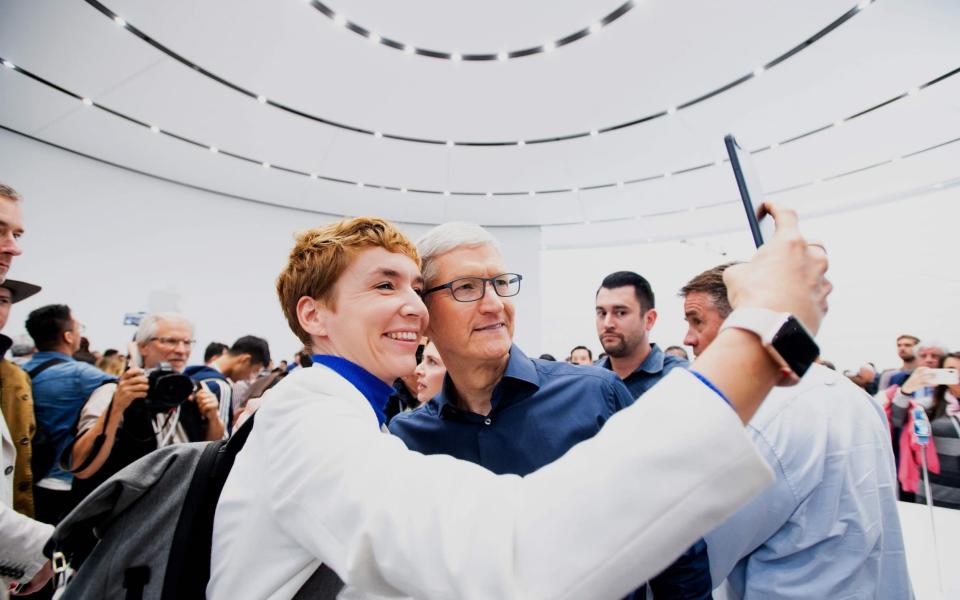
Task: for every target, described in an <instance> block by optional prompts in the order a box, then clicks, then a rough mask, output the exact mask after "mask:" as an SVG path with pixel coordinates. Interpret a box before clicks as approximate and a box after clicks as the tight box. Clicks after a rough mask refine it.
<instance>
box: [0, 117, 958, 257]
mask: <svg viewBox="0 0 960 600" xmlns="http://www.w3.org/2000/svg"><path fill="white" fill-rule="evenodd" d="M0 130H3V131H9V132H10V133H13V134H16V135H19V136H21V137H24V138H27V139H29V140H33V141H35V142H38V143H41V144H45V145H47V146H50V147H52V148H57V149H59V150H62V151H64V152H69V153H71V154H74V155H76V156H82V157H84V158H87V159H89V160H92V161H95V162H98V163H101V164H105V165H109V166H111V167H115V168H117V169H122V170H124V171H127V172H130V173H136V174H138V175H143V176H145V177H150V178H153V179H157V180H160V181H165V182H167V183H172V184H174V185H181V186H183V187H186V188H190V189H194V190H199V191H202V192H207V193H210V194H216V195H218V196H222V197H225V198H232V199H235V200H242V201H244V202H251V203H253V204H261V205H265V206H270V207H273V208H280V209H284V210H292V211H297V212H304V213H310V214H314V215H324V216H330V217H338V218H347V217H353V216H356V215H353V214H347V213H335V212H329V211H323V210H316V209H312V208H303V207H299V206H290V205H288V204H279V203H276V202H270V201H267V200H261V199H258V198H252V197H249V196H240V195H239V194H232V193H230V192H224V191H221V190H215V189H213V188H208V187H204V186H201V185H196V184H193V183H187V182H186V181H181V180H179V179H173V178H171V177H165V176H163V175H157V174H156V173H151V172H149V171H144V170H142V169H137V168H134V167H129V166H127V165H123V164H120V163H117V162H113V161H110V160H107V159H104V158H100V157H97V156H93V155H92V154H87V153H86V152H81V151H79V150H74V149H73V148H69V147H67V146H62V145H60V144H57V143H54V142H51V141H48V140H44V139H42V138H38V137H36V136H33V135H30V134H29V133H24V132H22V131H19V130H17V129H13V128H12V127H7V126H6V125H3V124H0ZM956 142H960V137H958V138H954V139H952V140H948V141H946V142H942V143H940V144H936V145H933V146H929V147H927V148H923V149H922V150H917V151H916V152H912V153H910V154H906V155H904V156H902V157H896V158H894V159H891V160H889V161H885V162H881V163H876V164H875V165H871V166H867V167H865V168H862V169H856V170H854V171H848V172H847V173H844V174H838V175H836V176H833V177H828V178H827V180H829V179H835V178H838V177H845V176H847V175H852V174H854V173H859V172H862V171H864V170H867V169H872V168H874V167H877V166H882V165H885V164H891V163H893V162H896V161H898V160H900V159H901V158H906V157H909V156H916V155H918V154H923V153H925V152H929V151H931V150H936V149H937V148H942V147H944V146H947V145H950V144H954V143H956ZM815 181H821V180H815ZM813 183H814V182H807V183H804V184H800V185H796V186H791V187H790V188H784V189H781V190H778V191H775V192H771V193H770V194H777V193H781V192H785V191H788V190H792V189H797V188H800V187H805V186H807V185H812V184H813ZM954 186H960V177H956V178H951V179H944V180H941V181H937V182H935V183H933V184H926V185H923V186H920V187H917V188H914V189H912V190H907V191H906V192H900V193H897V194H894V195H892V196H890V197H889V198H892V199H893V200H898V199H903V198H908V197H911V196H914V195H917V194H919V193H924V192H936V191H940V190H942V189H945V188H946V187H954ZM770 194H768V195H770ZM487 195H488V196H489V194H487ZM888 201H891V200H890V199H887V200H880V202H879V203H884V202H888ZM730 204H739V201H736V200H728V201H725V202H714V203H712V204H705V205H702V206H691V207H689V208H681V209H675V210H669V211H661V212H658V213H648V214H645V215H636V216H629V217H610V218H606V219H597V220H595V221H591V220H586V219H585V220H582V221H565V222H559V223H547V224H540V225H539V226H542V227H563V226H570V225H591V224H593V223H615V222H622V221H643V220H644V219H649V218H651V217H658V216H663V215H670V214H677V213H682V212H696V211H697V210H700V209H706V208H714V207H718V206H726V205H730ZM871 204H874V203H871ZM859 208H863V204H862V203H861V204H859V205H854V206H853V207H851V208H849V210H857V209H859ZM836 212H845V211H844V210H841V209H836V210H832V211H826V212H824V211H820V212H818V213H816V214H817V215H821V214H831V213H836ZM391 221H393V222H394V223H402V224H408V225H424V226H434V225H437V222H435V221H403V220H398V219H391ZM480 224H481V225H483V223H480ZM492 226H495V227H500V228H527V227H533V226H537V225H503V224H492ZM663 239H668V238H663ZM645 241H647V242H653V241H656V240H655V239H654V238H653V237H650V236H647V237H646V238H645Z"/></svg>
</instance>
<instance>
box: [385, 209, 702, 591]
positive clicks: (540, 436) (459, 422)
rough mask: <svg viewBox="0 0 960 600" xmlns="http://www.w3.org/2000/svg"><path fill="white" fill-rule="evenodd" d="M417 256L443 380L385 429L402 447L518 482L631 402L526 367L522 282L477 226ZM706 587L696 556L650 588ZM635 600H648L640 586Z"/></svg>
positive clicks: (607, 384)
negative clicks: (517, 316) (517, 328)
mask: <svg viewBox="0 0 960 600" xmlns="http://www.w3.org/2000/svg"><path fill="white" fill-rule="evenodd" d="M417 250H418V251H419V253H420V258H421V260H422V263H423V278H424V289H425V291H424V292H423V300H424V303H425V304H426V306H427V310H428V311H429V314H430V320H429V324H428V326H427V331H426V335H427V336H428V337H429V338H430V341H431V342H432V343H433V344H434V345H435V346H436V348H437V350H438V351H439V353H440V356H441V357H442V358H443V361H444V364H445V365H446V367H447V374H446V376H445V378H444V382H443V387H442V389H441V391H440V393H439V394H438V395H437V396H436V397H434V398H433V399H431V400H429V401H428V402H427V403H426V404H425V405H424V407H423V408H421V409H419V410H415V411H412V412H408V413H403V414H400V415H398V416H397V417H395V418H394V419H393V420H392V421H391V422H390V425H389V428H390V431H391V432H392V433H393V434H394V435H396V436H398V437H399V438H400V439H402V440H403V441H404V443H406V445H407V447H408V448H410V449H411V450H416V451H418V452H421V453H423V454H447V455H450V456H454V457H456V458H459V459H462V460H467V461H470V462H473V463H476V464H478V465H481V466H483V467H485V468H487V469H489V470H490V471H493V472H494V473H497V474H500V475H502V474H514V475H521V476H523V475H528V474H530V473H532V472H533V471H535V470H537V469H539V468H540V467H542V466H544V465H547V464H549V463H551V462H553V461H555V460H556V459H558V458H560V457H561V456H563V455H564V454H565V453H566V452H567V451H568V450H569V449H570V448H572V447H573V446H575V445H576V444H578V443H579V442H581V441H583V440H585V439H588V438H591V437H593V436H594V435H595V434H596V433H597V432H598V431H600V428H601V427H602V426H603V425H604V423H606V421H607V420H608V419H609V418H610V417H612V416H613V415H614V413H616V412H617V411H619V410H620V409H622V408H625V407H627V406H629V405H630V404H633V402H634V398H633V395H632V394H631V393H630V392H629V391H628V390H627V388H626V386H624V384H623V383H622V382H621V381H620V378H619V377H617V376H616V374H614V373H613V372H612V371H609V370H605V369H600V368H597V367H593V366H578V365H576V364H569V363H565V362H550V361H543V360H539V359H531V358H528V357H527V356H526V355H525V354H524V353H523V352H522V351H521V350H520V348H518V347H517V346H516V345H515V344H514V343H513V330H514V313H515V307H514V304H513V296H516V295H517V294H518V293H519V292H520V283H521V280H522V279H523V276H522V275H521V274H518V273H509V272H506V271H507V268H506V267H505V266H504V264H503V258H502V256H501V254H500V249H499V244H498V243H497V240H496V239H495V238H494V237H493V236H491V235H490V234H489V233H488V232H487V231H486V230H484V229H483V228H482V227H480V226H478V225H473V224H469V223H447V224H444V225H440V226H438V227H436V228H434V229H433V230H431V231H430V232H429V233H427V235H426V236H425V237H423V238H422V239H421V240H420V241H419V242H418V244H417ZM488 284H489V286H488ZM488 287H489V289H488ZM710 583H711V582H710V573H709V569H708V568H707V561H706V556H705V553H704V552H703V550H702V549H700V548H694V549H692V550H691V551H689V552H688V553H686V554H685V555H683V556H682V557H681V558H680V559H679V560H677V561H676V562H675V563H674V564H673V565H671V566H670V567H668V568H667V569H666V570H665V571H664V572H663V573H661V574H660V575H658V576H657V577H655V578H654V579H652V580H651V582H650V584H651V588H652V589H653V592H654V596H655V597H658V598H707V597H709V596H710V591H711V589H712V586H711V584H710ZM635 597H638V598H643V597H645V595H644V593H643V588H641V589H640V590H638V591H637V592H635Z"/></svg>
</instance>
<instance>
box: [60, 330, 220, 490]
mask: <svg viewBox="0 0 960 600" xmlns="http://www.w3.org/2000/svg"><path fill="white" fill-rule="evenodd" d="M192 346H193V325H192V324H191V323H190V321H188V320H187V319H186V318H184V317H183V316H182V315H179V314H175V313H161V314H152V315H148V316H146V317H144V318H143V320H142V321H141V322H140V326H139V328H138V329H137V335H136V344H135V350H136V352H131V354H132V356H134V357H135V356H136V354H139V355H140V356H141V357H142V366H141V365H139V364H137V363H139V362H140V361H139V360H136V359H135V358H133V359H131V363H132V364H131V365H130V366H129V367H128V368H127V370H126V371H125V372H124V373H123V375H121V376H120V380H119V382H117V383H108V384H105V385H103V386H101V387H100V388H98V389H97V390H95V391H94V392H93V394H91V395H90V399H89V400H88V401H87V403H86V404H85V405H84V407H83V410H82V411H81V413H80V420H79V422H78V424H77V438H76V440H75V441H74V444H73V447H72V450H71V451H70V457H71V459H72V463H73V464H72V468H73V471H74V475H75V476H76V479H75V482H74V489H75V490H76V491H77V492H78V493H79V494H80V497H83V496H86V495H87V494H88V493H89V492H91V491H93V490H94V489H95V488H96V487H97V486H98V485H100V484H101V483H102V482H103V481H105V480H106V479H108V478H109V477H110V476H111V475H113V474H114V473H116V472H117V471H119V470H120V469H122V468H123V467H125V466H127V465H128V464H130V463H132V462H134V461H135V460H137V459H139V458H141V457H142V456H145V455H147V454H149V453H150V452H152V451H154V450H156V449H157V448H161V447H164V446H168V445H170V444H177V443H183V442H198V441H205V440H218V439H221V438H223V437H224V432H225V427H224V423H223V420H222V419H221V418H220V405H219V402H218V401H217V397H216V396H215V395H214V394H213V393H211V392H210V390H208V389H206V387H204V386H195V385H194V383H193V381H192V380H191V379H190V378H189V377H188V376H186V375H183V374H182V372H183V370H184V368H185V367H186V365H187V359H188V358H189V356H190V349H191V347H192ZM131 350H133V348H131Z"/></svg>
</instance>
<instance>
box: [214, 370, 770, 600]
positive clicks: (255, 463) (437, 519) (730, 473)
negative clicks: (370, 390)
mask: <svg viewBox="0 0 960 600" xmlns="http://www.w3.org/2000/svg"><path fill="white" fill-rule="evenodd" d="M771 476H772V475H771V473H770V469H769V468H768V467H767V466H766V465H765V463H764V462H763V460H762V459H761V458H760V456H759V455H758V454H757V452H756V450H754V448H753V445H752V444H751V443H750V440H749V438H748V436H747V435H746V433H745V431H744V428H743V425H742V424H741V422H740V420H739V418H738V417H737V415H736V414H735V413H734V411H732V410H731V409H730V407H729V406H727V405H726V404H725V403H724V402H723V401H722V400H721V399H720V398H719V397H718V396H717V394H716V393H714V392H713V391H711V390H710V389H708V388H707V387H706V386H704V385H703V384H702V383H701V382H700V381H698V380H697V379H696V378H695V377H694V376H693V375H691V374H690V373H688V372H686V371H681V370H680V369H677V370H675V371H674V372H672V373H671V374H670V375H669V376H668V377H666V378H665V379H664V380H663V381H662V382H661V383H660V385H658V386H656V387H655V388H653V389H652V390H651V391H650V392H649V393H648V394H647V395H645V396H644V398H643V399H642V401H640V402H637V403H636V404H634V405H633V406H631V407H629V408H627V409H625V410H622V411H620V412H619V413H618V414H617V415H615V416H614V417H613V418H612V419H610V420H609V421H608V422H607V423H606V425H605V426H604V428H603V430H602V431H601V432H600V433H599V434H598V435H597V436H595V437H594V438H592V439H590V440H588V441H585V442H583V443H582V444H578V445H577V446H575V447H574V448H572V449H571V450H570V451H569V452H568V453H567V454H566V455H564V456H563V457H562V458H561V459H560V460H558V461H556V462H555V463H552V464H550V465H547V466H546V467H544V468H542V469H540V470H539V471H536V472H535V473H532V474H530V475H528V476H526V477H523V478H521V477H517V476H514V475H504V476H498V475H494V474H493V473H491V472H489V471H487V470H486V469H483V468H482V467H479V466H477V465H474V464H472V463H467V462H463V461H458V460H456V459H454V458H452V457H449V456H445V455H435V456H424V455H422V454H419V453H416V452H412V451H409V450H407V449H406V448H405V447H404V445H403V443H402V442H401V441H400V440H399V439H397V438H395V437H393V436H391V435H386V434H383V433H382V432H381V431H380V429H379V426H378V423H377V419H376V416H375V415H374V412H373V410H372V408H371V407H370V405H369V404H368V402H367V401H366V399H365V398H364V397H363V396H362V395H361V394H360V392H358V391H357V390H356V388H354V387H353V386H352V385H351V384H350V383H349V382H348V381H347V380H346V379H344V378H342V377H340V376H339V375H337V374H336V373H334V372H333V371H331V370H330V369H328V368H326V367H324V366H321V365H314V366H313V367H311V368H309V369H299V370H297V371H296V372H293V373H291V374H290V375H289V376H287V377H286V378H285V379H284V380H283V381H282V382H280V383H279V384H278V385H277V386H276V387H275V388H273V389H272V390H270V391H269V392H268V393H267V394H266V395H265V397H264V401H263V405H262V407H261V408H260V410H259V412H258V413H257V416H256V423H255V425H254V428H253V431H252V432H251V434H250V437H249V439H248V440H247V442H246V446H245V447H244V449H243V451H242V452H240V454H239V455H238V457H237V460H236V463H235V464H234V466H233V469H232V471H231V473H230V476H229V478H228V479H227V482H226V485H225V487H224V489H223V493H222V495H221V497H220V502H219V504H218V507H217V513H216V518H215V522H214V534H213V549H212V557H211V563H212V564H211V578H210V583H209V585H208V586H207V597H208V598H210V599H212V600H221V599H222V600H227V599H229V600H236V599H238V598H257V599H263V598H270V599H274V600H280V599H289V598H292V597H293V595H294V594H295V593H296V591H297V590H298V589H299V588H300V586H301V585H302V584H303V582H304V581H305V580H306V579H307V578H308V577H309V576H310V575H311V574H312V573H313V572H314V571H315V570H316V568H317V567H318V565H319V564H320V563H321V561H322V562H323V563H326V564H327V565H328V566H330V567H331V568H332V569H333V570H334V571H335V572H336V573H337V574H338V575H339V576H340V577H341V578H342V579H343V580H344V581H345V582H346V584H347V589H346V590H345V591H344V592H343V593H341V598H343V597H347V596H349V597H351V598H361V597H370V596H374V595H378V596H386V597H403V596H413V597H415V598H477V599H484V600H489V599H490V598H550V599H564V598H591V599H594V598H600V599H602V598H617V597H621V596H624V595H626V594H627V593H628V592H629V591H631V590H633V589H635V588H636V587H637V585H638V584H639V583H640V582H642V581H644V580H646V579H648V578H649V577H651V576H653V575H655V574H656V573H658V572H659V571H661V570H662V569H663V568H664V567H666V566H667V565H669V564H670V563H671V562H672V561H673V560H674V559H675V558H676V557H677V556H679V555H680V553H681V552H682V551H683V550H685V549H686V548H687V547H689V546H690V544H692V543H693V542H694V541H695V540H696V539H697V538H699V537H700V536H702V535H703V534H704V533H706V532H707V531H709V530H710V529H711V528H713V527H714V526H715V525H717V524H718V523H719V522H721V521H722V520H723V519H724V518H726V517H727V516H729V515H730V514H731V513H732V512H734V510H736V509H737V508H738V507H739V506H741V505H742V504H744V503H745V502H746V501H747V500H749V499H750V498H752V497H753V496H755V495H756V494H757V493H758V492H759V491H760V490H761V489H763V488H764V487H765V486H766V485H767V484H768V483H769V482H770V481H771ZM410 507H415V508H413V509H411V508H410Z"/></svg>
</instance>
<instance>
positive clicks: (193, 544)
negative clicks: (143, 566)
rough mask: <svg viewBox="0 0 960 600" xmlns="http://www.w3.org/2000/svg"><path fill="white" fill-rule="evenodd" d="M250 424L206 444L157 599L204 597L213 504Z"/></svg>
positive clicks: (208, 567)
mask: <svg viewBox="0 0 960 600" xmlns="http://www.w3.org/2000/svg"><path fill="white" fill-rule="evenodd" d="M253 422H254V417H253V416H251V417H250V418H249V419H247V420H246V421H245V422H244V423H243V425H242V426H241V427H240V428H239V429H237V430H236V431H235V432H234V434H233V436H232V437H231V438H229V439H227V440H217V441H215V442H207V446H206V447H205V448H204V449H203V454H201V455H200V459H199V461H198V462H197V466H196V468H195V469H194V472H193V477H192V478H191V479H190V486H189V488H187V495H186V497H185V498H184V501H183V509H182V511H181V512H180V518H179V519H178V520H177V528H176V530H175V531H174V534H173V541H172V542H171V544H170V555H169V557H168V559H167V571H166V573H165V574H164V578H163V592H162V594H161V596H160V597H161V599H164V600H166V599H169V600H174V599H176V600H194V599H201V600H202V599H203V598H205V597H206V588H207V582H208V581H209V580H210V552H211V548H212V546H213V518H214V515H215V514H216V511H217V501H218V500H219V499H220V492H222V491H223V485H224V483H226V481H227V476H228V475H229V474H230V469H231V468H232V467H233V462H234V460H235V459H236V457H237V454H238V453H239V452H240V450H241V449H243V445H244V444H245V443H246V441H247V437H248V436H249V435H250V431H251V430H252V429H253Z"/></svg>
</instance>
